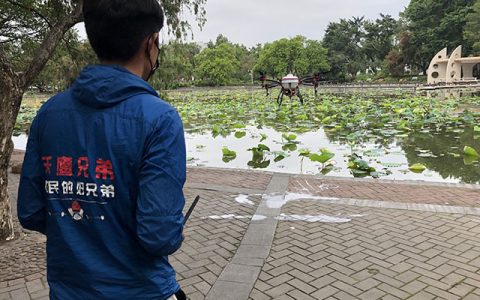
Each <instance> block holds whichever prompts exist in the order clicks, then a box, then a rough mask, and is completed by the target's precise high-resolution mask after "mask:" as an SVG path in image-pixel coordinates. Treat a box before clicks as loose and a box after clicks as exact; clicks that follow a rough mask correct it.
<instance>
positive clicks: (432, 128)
mask: <svg viewBox="0 0 480 300" xmlns="http://www.w3.org/2000/svg"><path fill="white" fill-rule="evenodd" d="M274 97H275V95H272V96H269V97H267V96H265V94H264V93H263V92H257V91H254V92H249V91H215V92H208V91H200V92H171V93H169V94H168V95H167V96H165V98H166V99H168V100H169V101H170V102H171V103H172V105H173V106H175V107H176V108H177V110H178V111H179V113H180V115H181V117H182V120H183V122H184V126H185V137H186V144H187V159H188V164H189V165H191V166H207V167H221V168H240V169H259V170H267V171H275V172H285V173H296V174H315V175H320V176H325V175H326V176H343V177H353V176H356V177H380V178H382V179H392V180H424V181H435V182H453V183H460V182H461V183H480V163H479V159H478V157H477V156H471V155H467V154H465V152H464V148H465V146H468V147H472V148H473V149H476V150H477V151H478V152H480V98H479V97H466V98H456V99H451V98H447V99H435V98H427V97H423V96H417V95H413V94H404V93H401V92H398V93H396V94H395V93H394V94H389V95H382V94H378V93H372V94H351V95H320V96H319V97H318V98H317V99H315V98H314V97H313V95H312V94H308V93H307V95H306V98H307V101H306V104H305V105H303V106H302V105H300V104H299V103H298V101H297V100H295V99H291V100H290V99H288V98H286V99H285V100H284V104H283V105H282V106H281V107H280V108H279V107H278V105H277V104H276V103H275V101H274ZM25 111H28V110H27V109H25ZM25 119H26V118H25V117H23V119H22V120H25ZM27 119H28V118H27ZM20 127H21V126H20ZM25 140H26V136H25V135H21V136H19V137H14V143H15V147H16V148H19V149H21V148H24V147H25ZM224 152H225V153H224ZM312 154H316V155H313V156H312ZM327 158H329V159H327ZM325 159H327V160H326V161H325ZM320 161H322V162H323V161H325V162H324V163H321V162H320ZM416 164H417V167H418V166H420V168H419V169H418V168H415V167H413V168H412V170H413V171H412V170H411V169H410V167H412V166H413V165H416ZM423 169H424V170H423Z"/></svg>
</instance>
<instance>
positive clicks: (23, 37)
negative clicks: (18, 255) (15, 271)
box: [0, 0, 206, 240]
mask: <svg viewBox="0 0 480 300" xmlns="http://www.w3.org/2000/svg"><path fill="white" fill-rule="evenodd" d="M161 2H162V5H163V8H164V11H165V16H166V19H167V25H168V28H169V31H170V32H172V33H173V34H175V35H176V36H177V37H180V36H182V35H183V36H184V35H185V34H186V32H187V30H188V28H189V24H188V22H186V21H184V20H182V19H181V18H180V16H181V11H182V10H183V9H189V10H191V11H192V12H193V14H194V15H195V16H196V18H197V21H198V22H199V24H200V26H201V25H203V23H204V21H205V10H204V4H205V2H206V0H162V1H161ZM82 3H83V0H3V1H1V2H0V108H1V111H0V240H3V239H11V238H13V234H14V233H13V225H12V215H11V209H10V202H9V199H8V192H7V186H8V176H7V174H8V164H9V162H10V156H11V153H12V151H13V143H12V141H11V136H12V133H13V128H14V125H15V120H16V118H17V115H18V111H19V109H20V104H21V102H22V96H23V94H24V92H25V91H26V90H27V88H28V87H29V86H30V85H31V84H32V83H33V82H34V81H35V79H36V78H37V76H38V75H39V74H40V72H41V71H42V69H43V68H44V67H45V65H46V64H47V62H48V60H49V59H50V57H51V56H52V54H53V53H54V50H55V48H56V47H57V45H59V44H60V43H61V42H62V41H65V40H66V39H68V38H65V39H64V35H65V34H66V33H67V32H68V31H69V30H71V28H72V26H74V25H75V24H77V23H79V22H81V21H82ZM27 46H28V49H31V53H33V54H32V55H31V57H30V60H28V61H26V62H25V61H24V62H22V61H21V60H18V58H19V57H25V56H24V52H25V51H24V50H25V49H26V48H25V47H27Z"/></svg>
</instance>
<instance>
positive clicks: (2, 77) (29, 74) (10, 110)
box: [0, 0, 83, 241]
mask: <svg viewBox="0 0 480 300" xmlns="http://www.w3.org/2000/svg"><path fill="white" fill-rule="evenodd" d="M82 2H83V1H82V0H78V1H76V6H75V8H74V9H73V11H72V12H71V13H70V14H69V15H66V16H65V17H64V18H63V19H61V20H59V21H58V22H57V23H56V24H55V25H54V26H53V27H52V28H51V29H50V32H49V33H48V34H47V36H46V37H45V39H44V40H43V42H42V44H41V45H40V47H39V48H38V50H37V52H36V53H35V56H34V57H33V59H32V62H31V63H30V65H29V66H28V67H27V69H26V70H25V72H23V73H21V75H17V74H16V73H15V71H14V70H13V67H12V66H11V64H10V63H9V62H8V60H7V58H6V57H5V55H4V53H2V52H1V51H0V108H1V110H0V241H2V240H5V239H7V240H9V239H12V238H13V235H14V232H13V222H12V212H11V211H12V210H11V207H10V201H9V199H8V190H7V187H8V165H9V162H10V156H11V154H12V151H13V143H12V134H13V128H14V126H15V121H16V119H17V115H18V112H19V110H20V104H21V103H22V97H23V93H24V92H25V91H26V90H27V88H28V87H29V86H30V85H31V84H32V82H33V81H34V80H35V77H36V76H37V75H38V74H39V73H40V72H41V71H42V69H43V67H44V66H45V64H46V63H47V61H48V59H49V58H50V56H51V55H52V53H53V51H54V50H55V47H57V45H58V43H60V41H61V40H62V38H63V35H64V34H65V32H67V30H69V29H70V28H71V27H72V26H73V25H75V24H77V23H79V22H81V21H82Z"/></svg>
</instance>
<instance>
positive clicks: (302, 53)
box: [254, 36, 330, 78]
mask: <svg viewBox="0 0 480 300" xmlns="http://www.w3.org/2000/svg"><path fill="white" fill-rule="evenodd" d="M326 55H327V50H326V49H325V48H324V47H323V46H322V44H321V43H320V42H318V41H314V40H307V39H306V38H305V37H303V36H296V37H294V38H292V39H285V38H284V39H280V40H277V41H274V42H272V43H267V44H265V46H264V47H263V49H262V50H261V51H260V55H259V58H258V61H257V64H256V65H255V68H254V69H255V71H256V72H262V73H265V74H268V75H270V76H272V77H273V78H279V77H282V76H284V75H286V74H287V73H289V72H291V73H295V74H296V75H299V76H305V75H307V74H310V73H315V72H324V71H328V70H330V65H329V64H328V61H327V57H326Z"/></svg>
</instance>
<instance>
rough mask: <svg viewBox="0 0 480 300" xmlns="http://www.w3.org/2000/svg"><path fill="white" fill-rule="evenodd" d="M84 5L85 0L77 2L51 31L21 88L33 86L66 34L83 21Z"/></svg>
mask: <svg viewBox="0 0 480 300" xmlns="http://www.w3.org/2000/svg"><path fill="white" fill-rule="evenodd" d="M82 3H83V0H79V1H76V5H75V7H74V9H73V11H72V12H71V13H70V14H69V15H67V16H65V17H64V18H63V19H61V20H60V21H59V22H58V23H56V24H55V25H54V26H53V27H52V28H51V29H50V32H49V33H48V34H47V36H46V37H45V40H44V41H43V43H42V44H41V45H40V48H39V49H38V50H37V52H36V54H35V55H34V57H33V59H32V62H31V63H30V65H29V66H28V67H27V69H26V71H25V73H24V75H23V77H22V83H21V86H22V87H23V88H24V89H26V88H28V87H29V86H30V85H31V84H32V82H33V81H34V80H35V77H36V76H37V74H38V73H40V71H41V70H42V69H43V67H44V66H45V64H46V63H47V61H48V59H49V58H50V56H51V55H52V53H53V51H54V50H55V47H56V46H57V45H58V43H59V42H60V41H61V40H62V39H63V35H64V34H65V32H67V31H68V30H69V29H70V28H71V27H72V26H74V25H75V24H77V23H79V22H81V21H82V20H83V15H82Z"/></svg>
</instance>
